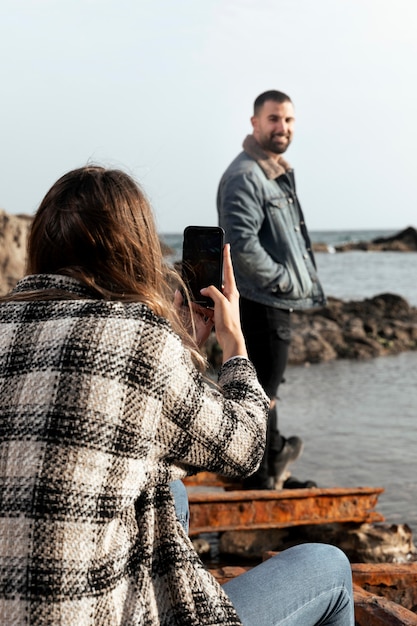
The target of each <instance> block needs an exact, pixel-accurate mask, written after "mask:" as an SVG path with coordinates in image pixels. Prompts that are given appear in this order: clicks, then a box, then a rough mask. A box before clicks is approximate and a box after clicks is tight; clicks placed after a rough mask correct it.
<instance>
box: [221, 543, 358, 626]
mask: <svg viewBox="0 0 417 626" xmlns="http://www.w3.org/2000/svg"><path fill="white" fill-rule="evenodd" d="M223 588H224V590H225V592H226V593H227V595H228V596H229V598H230V600H231V601H232V603H233V605H234V607H235V609H236V611H237V613H238V615H239V617H240V619H241V621H242V623H243V626H278V624H281V625H284V626H314V625H319V624H320V626H324V625H326V626H353V625H354V605H353V594H352V573H351V567H350V564H349V561H348V559H347V558H346V556H345V554H344V553H343V552H342V551H341V550H339V548H336V547H334V546H330V545H327V544H319V543H307V544H301V545H298V546H295V547H293V548H288V549H287V550H284V551H283V552H281V553H280V554H278V555H276V556H275V557H273V558H271V559H268V560H267V561H265V562H264V563H262V564H261V565H258V566H257V567H254V568H253V569H252V570H249V571H248V572H246V573H245V574H242V575H240V576H238V577H237V578H234V579H233V580H231V581H229V582H227V583H226V584H225V585H224V587H223Z"/></svg>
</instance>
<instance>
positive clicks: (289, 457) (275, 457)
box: [269, 437, 304, 489]
mask: <svg viewBox="0 0 417 626" xmlns="http://www.w3.org/2000/svg"><path fill="white" fill-rule="evenodd" d="M303 447H304V444H303V442H302V440H301V439H300V438H299V437H289V438H288V439H286V440H285V443H284V446H283V448H282V450H280V452H272V451H271V452H272V453H271V454H270V457H269V473H270V474H271V476H273V478H274V483H275V488H276V489H280V488H281V487H282V485H283V483H284V481H285V479H286V478H288V475H287V474H286V472H287V468H288V465H289V464H290V463H293V462H294V461H296V460H297V459H298V458H299V456H300V455H301V453H302V451H303Z"/></svg>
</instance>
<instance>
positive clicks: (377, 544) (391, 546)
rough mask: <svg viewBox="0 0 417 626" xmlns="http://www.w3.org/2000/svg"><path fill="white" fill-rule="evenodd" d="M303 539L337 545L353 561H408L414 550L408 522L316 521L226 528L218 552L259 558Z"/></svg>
mask: <svg viewBox="0 0 417 626" xmlns="http://www.w3.org/2000/svg"><path fill="white" fill-rule="evenodd" d="M305 542H319V543H328V544H331V545H334V546H337V547H339V548H340V549H341V550H343V552H345V554H346V555H347V557H348V558H349V560H350V561H351V562H352V563H408V562H410V561H415V560H417V550H416V546H415V545H414V543H413V536H412V531H411V529H410V527H409V526H408V525H407V524H385V523H384V524H354V523H345V524H317V525H306V526H294V527H291V528H286V529H284V530H283V529H274V530H242V531H228V532H225V533H223V534H222V535H221V537H220V544H219V552H220V553H221V554H223V555H224V556H225V555H228V556H233V557H239V558H246V559H262V557H263V555H264V554H265V553H267V552H270V551H281V550H285V549H286V548H289V547H291V546H294V545H298V544H300V543H305Z"/></svg>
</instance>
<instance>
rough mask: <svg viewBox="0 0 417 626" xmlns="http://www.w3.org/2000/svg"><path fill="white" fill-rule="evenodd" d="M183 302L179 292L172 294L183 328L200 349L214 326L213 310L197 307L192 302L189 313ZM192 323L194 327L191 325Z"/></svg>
mask: <svg viewBox="0 0 417 626" xmlns="http://www.w3.org/2000/svg"><path fill="white" fill-rule="evenodd" d="M183 304H184V301H183V297H182V294H181V293H180V291H178V289H177V291H176V292H175V294H174V306H175V307H176V309H177V311H178V312H179V314H180V316H181V318H182V320H183V324H184V326H185V327H186V328H187V329H188V332H189V334H190V335H191V336H192V337H194V339H195V342H196V344H197V345H198V346H199V347H200V348H201V346H203V345H204V344H205V343H206V341H207V339H208V338H209V336H210V333H211V331H212V329H213V326H214V310H213V309H207V308H205V307H202V306H199V305H198V304H195V303H194V302H191V303H190V306H191V307H192V315H193V317H192V319H191V312H190V309H189V307H188V306H183ZM193 322H194V325H193Z"/></svg>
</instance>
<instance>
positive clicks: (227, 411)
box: [156, 344, 269, 477]
mask: <svg viewBox="0 0 417 626" xmlns="http://www.w3.org/2000/svg"><path fill="white" fill-rule="evenodd" d="M175 352H177V354H176V355H175ZM172 359H174V361H172ZM169 360H170V361H171V364H173V367H172V371H171V375H170V377H169V378H170V380H167V381H166V383H167V387H166V390H165V396H164V402H163V415H162V417H161V422H160V426H159V428H158V432H157V433H156V436H157V439H158V448H159V450H160V453H161V456H162V457H163V459H164V460H165V461H167V462H168V463H169V462H174V463H176V464H179V465H181V466H182V467H184V468H185V470H186V472H187V473H192V472H195V471H199V470H207V471H212V472H217V473H221V474H223V475H225V476H231V477H245V476H249V475H250V474H252V473H253V472H254V471H255V470H256V469H257V467H258V465H259V463H260V461H261V458H262V455H263V451H264V447H265V437H266V423H267V413H268V407H269V399H268V398H267V396H266V394H265V393H264V391H263V389H262V387H261V386H260V384H259V382H258V379H257V376H256V372H255V369H254V367H253V365H252V363H251V362H250V361H248V360H247V359H244V358H235V359H231V360H230V361H228V362H227V363H226V364H224V365H223V367H222V368H221V371H220V374H219V382H218V385H212V384H211V383H209V382H208V381H206V380H204V378H203V377H202V376H201V374H200V373H199V372H197V370H196V369H195V368H194V366H193V364H192V362H191V359H190V357H189V354H188V351H186V350H185V349H184V348H183V347H182V344H181V346H180V347H179V346H178V345H177V346H176V350H172V349H170V354H169ZM168 369H169V368H168ZM165 371H167V370H165Z"/></svg>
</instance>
